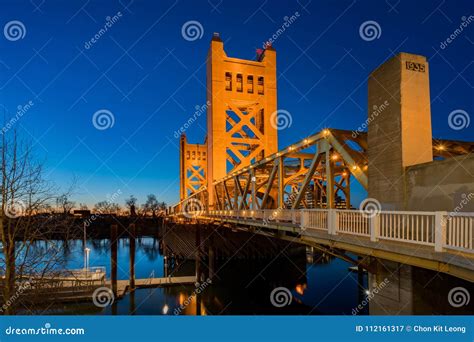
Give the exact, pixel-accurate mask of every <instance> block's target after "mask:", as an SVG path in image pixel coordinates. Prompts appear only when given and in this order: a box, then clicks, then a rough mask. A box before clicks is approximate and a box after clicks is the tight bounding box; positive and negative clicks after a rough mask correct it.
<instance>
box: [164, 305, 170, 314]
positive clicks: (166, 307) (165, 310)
mask: <svg viewBox="0 0 474 342" xmlns="http://www.w3.org/2000/svg"><path fill="white" fill-rule="evenodd" d="M169 309H170V308H169V306H168V305H166V304H165V305H164V306H163V314H164V315H166V314H167V313H168V310H169Z"/></svg>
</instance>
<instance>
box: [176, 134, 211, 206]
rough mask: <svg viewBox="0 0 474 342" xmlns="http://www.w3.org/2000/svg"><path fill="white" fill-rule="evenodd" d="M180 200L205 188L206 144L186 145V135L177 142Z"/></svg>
mask: <svg viewBox="0 0 474 342" xmlns="http://www.w3.org/2000/svg"><path fill="white" fill-rule="evenodd" d="M179 152H180V157H179V180H180V200H184V199H185V198H187V197H188V196H189V195H191V194H192V193H194V192H197V191H199V190H201V189H202V188H203V187H204V186H206V177H207V172H206V169H207V144H206V143H204V144H188V142H187V140H186V135H185V134H182V135H181V137H180V141H179Z"/></svg>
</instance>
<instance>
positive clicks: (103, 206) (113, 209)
mask: <svg viewBox="0 0 474 342" xmlns="http://www.w3.org/2000/svg"><path fill="white" fill-rule="evenodd" d="M94 211H95V212H97V213H99V214H109V215H110V214H118V213H119V212H120V206H119V205H118V204H117V203H112V202H109V201H101V202H98V203H96V205H94Z"/></svg>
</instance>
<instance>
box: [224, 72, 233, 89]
mask: <svg viewBox="0 0 474 342" xmlns="http://www.w3.org/2000/svg"><path fill="white" fill-rule="evenodd" d="M225 90H232V73H230V72H226V73H225Z"/></svg>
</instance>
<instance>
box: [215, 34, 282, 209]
mask: <svg viewBox="0 0 474 342" xmlns="http://www.w3.org/2000/svg"><path fill="white" fill-rule="evenodd" d="M276 83H277V81H276V51H275V50H274V49H273V48H272V47H271V46H269V47H268V48H267V49H265V50H264V51H262V52H261V53H260V54H258V55H257V60H255V61H252V60H245V59H238V58H231V57H228V56H227V54H226V53H225V51H224V43H223V42H222V40H221V38H220V37H219V34H217V33H215V34H214V36H213V38H212V40H211V46H210V49H209V53H208V58H207V100H208V104H209V107H208V110H207V132H208V140H207V151H208V159H207V165H208V167H207V170H208V173H207V184H208V193H209V207H210V208H213V207H214V202H215V198H214V186H213V182H214V181H215V180H219V179H221V178H223V177H225V176H226V175H227V174H228V173H230V172H232V171H237V170H239V169H242V168H245V167H246V166H248V165H249V164H251V163H252V162H255V161H258V160H261V159H263V158H265V157H266V156H268V155H270V154H273V153H276V152H277V151H278V138H277V128H276V124H273V125H272V121H275V119H276V118H275V115H276V110H277V85H276ZM272 114H273V116H272Z"/></svg>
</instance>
